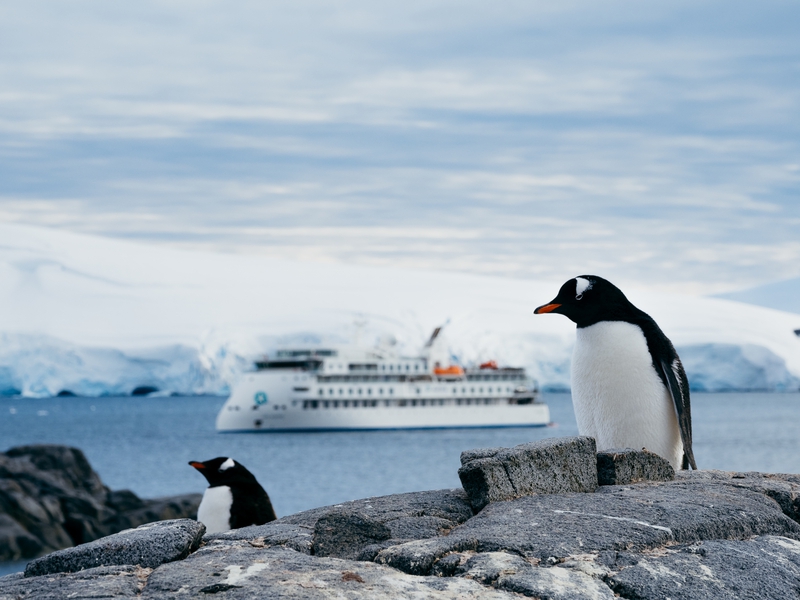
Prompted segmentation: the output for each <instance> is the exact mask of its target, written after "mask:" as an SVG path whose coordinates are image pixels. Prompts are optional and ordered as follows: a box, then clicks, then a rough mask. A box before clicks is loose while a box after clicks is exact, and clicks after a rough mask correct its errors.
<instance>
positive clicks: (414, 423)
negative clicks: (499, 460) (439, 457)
mask: <svg viewBox="0 0 800 600" xmlns="http://www.w3.org/2000/svg"><path fill="white" fill-rule="evenodd" d="M255 366H256V370H255V371H253V372H249V373H245V374H244V375H243V377H242V378H241V380H240V382H239V383H238V385H237V386H236V387H235V388H234V390H233V392H232V393H231V396H230V398H228V401H227V402H226V403H225V405H224V406H223V407H222V409H221V410H220V413H219V415H218V416H217V429H218V430H219V431H290V430H294V431H296V430H336V429H418V428H442V427H504V426H505V427H511V426H534V425H546V424H547V423H548V422H549V421H550V413H549V410H548V407H547V405H546V404H544V403H542V402H540V401H539V392H538V390H537V387H536V384H535V382H534V381H532V380H531V379H530V378H529V377H528V376H527V375H526V373H525V370H524V369H521V368H499V367H497V365H495V364H494V363H492V362H490V363H486V364H484V365H481V367H478V368H467V369H463V368H461V367H459V366H448V367H441V366H440V365H436V364H434V365H430V364H429V359H428V358H427V357H425V356H421V357H413V358H407V357H396V356H385V355H383V354H381V353H378V352H373V351H365V350H361V349H355V348H304V349H303V348H297V349H284V350H279V351H278V352H276V353H275V354H274V355H273V356H272V357H266V358H264V359H262V360H260V361H257V362H256V363H255Z"/></svg>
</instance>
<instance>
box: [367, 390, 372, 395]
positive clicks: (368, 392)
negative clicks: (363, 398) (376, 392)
mask: <svg viewBox="0 0 800 600" xmlns="http://www.w3.org/2000/svg"><path fill="white" fill-rule="evenodd" d="M367 395H369V396H371V395H372V388H367Z"/></svg>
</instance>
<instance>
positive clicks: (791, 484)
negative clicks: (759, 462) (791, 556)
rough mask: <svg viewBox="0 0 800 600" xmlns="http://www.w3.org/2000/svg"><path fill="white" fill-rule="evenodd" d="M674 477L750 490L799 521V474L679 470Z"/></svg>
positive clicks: (697, 482) (701, 483) (698, 482)
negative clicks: (777, 505)
mask: <svg viewBox="0 0 800 600" xmlns="http://www.w3.org/2000/svg"><path fill="white" fill-rule="evenodd" d="M676 477H677V478H678V479H679V480H681V481H685V482H691V483H695V484H699V485H703V483H704V482H708V481H714V482H718V483H726V484H728V485H730V486H732V487H734V488H741V489H746V490H752V491H754V492H758V493H760V494H764V495H766V496H769V497H770V498H772V499H773V500H775V501H776V502H777V503H778V504H779V505H780V507H781V509H782V510H783V513H784V514H785V515H786V516H787V517H789V518H790V519H793V520H794V521H797V522H798V523H800V475H786V474H781V473H753V472H750V473H738V472H731V471H679V472H678V473H677V475H676Z"/></svg>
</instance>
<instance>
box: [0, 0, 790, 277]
mask: <svg viewBox="0 0 800 600" xmlns="http://www.w3.org/2000/svg"><path fill="white" fill-rule="evenodd" d="M0 11H1V12H0V81H2V84H1V85H0V219H3V220H7V221H17V222H25V223H31V224H43V225H50V226H56V227H62V228H67V229H73V230H78V231H86V232H91V233H101V234H106V235H112V236H125V237H136V238H138V239H151V240H157V241H159V242H160V243H170V244H174V245H183V246H185V247H192V248H217V249H219V248H222V249H227V250H230V251H237V252H260V253H267V254H273V255H282V254H284V253H285V254H289V255H293V256H303V257H306V258H309V259H313V260H342V261H352V262H360V263H367V264H388V263H392V264H404V265H409V266H433V267H436V268H440V267H444V268H452V269H458V270H465V271H474V272H481V273H503V274H507V275H517V276H523V277H539V276H545V275H546V276H547V277H549V278H553V279H556V280H558V279H561V278H562V274H563V273H570V272H573V271H575V272H585V271H587V270H590V269H592V268H593V269H596V270H603V271H604V272H611V273H614V274H615V275H617V276H618V278H621V279H623V280H627V281H636V282H639V283H641V284H643V285H645V284H647V285H654V286H666V287H669V286H670V285H674V286H677V287H680V288H681V289H692V290H700V291H702V290H706V291H709V292H712V291H721V290H722V289H723V288H724V289H733V288H735V287H736V286H740V287H744V286H745V285H751V284H755V283H759V282H761V281H766V280H768V279H769V278H775V279H778V278H783V277H790V276H794V275H800V267H798V266H797V265H798V264H800V261H797V258H798V256H797V249H796V246H795V244H794V240H795V239H796V237H797V236H796V227H797V223H798V221H800V205H798V203H797V201H796V198H797V191H798V187H800V170H799V169H798V168H797V164H798V162H799V161H800V159H799V158H798V156H799V155H800V142H798V140H800V135H798V134H800V131H798V127H800V125H798V123H797V120H796V118H795V115H796V114H797V113H798V109H800V83H798V82H800V77H798V75H800V74H799V73H797V64H800V63H798V58H799V56H798V54H800V50H798V47H797V45H796V41H795V39H794V38H795V32H794V31H793V28H792V27H790V26H788V25H787V24H788V23H791V22H792V21H793V20H796V18H797V17H798V16H800V15H799V14H797V13H798V12H800V9H798V8H797V7H790V6H787V5H785V4H781V3H779V2H766V3H761V4H760V5H759V6H758V7H756V6H749V5H744V4H742V5H737V8H736V10H731V9H730V7H729V5H728V4H723V3H721V2H709V3H702V4H697V3H690V2H676V3H670V4H669V5H642V4H640V3H634V2H612V3H611V4H604V5H602V6H601V5H596V4H593V3H590V2H586V1H577V2H566V3H558V4H557V5H553V4H552V3H551V4H546V3H528V2H516V1H508V2H504V3H501V4H499V5H491V6H490V5H486V4H484V3H479V2H466V3H463V2H459V3H455V2H449V1H447V2H444V1H437V2H409V3H403V4H397V5H376V4H374V3H367V2H364V1H363V0H362V1H355V0H354V1H350V2H342V3H337V4H335V5H331V4H328V3H322V2H303V1H298V2H293V3H290V4H286V3H270V2H266V3H261V2H241V3H235V4H233V5H231V4H228V3H220V2H211V1H207V2H200V3H185V2H170V3H164V2H156V1H153V2H142V3H136V4H135V5H110V4H108V3H102V2H96V1H84V2H76V3H70V6H69V8H67V7H65V6H62V5H59V4H58V3H55V2H49V1H41V2H36V1H31V2H26V3H12V4H9V5H6V6H4V7H3V8H2V9H0Z"/></svg>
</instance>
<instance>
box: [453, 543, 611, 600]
mask: <svg viewBox="0 0 800 600" xmlns="http://www.w3.org/2000/svg"><path fill="white" fill-rule="evenodd" d="M456 574H457V575H460V576H461V577H469V578H470V579H474V580H476V581H479V582H481V583H483V584H484V585H491V586H493V587H495V588H497V589H501V590H506V591H509V592H516V593H519V594H523V595H525V596H533V597H536V598H540V599H542V600H612V599H613V598H614V593H613V592H612V591H611V590H610V589H609V587H608V586H607V585H605V584H604V583H603V582H602V581H599V580H597V579H593V578H592V577H591V576H589V575H587V574H585V573H582V572H579V571H575V570H570V569H565V568H562V567H549V568H543V567H538V566H534V565H531V564H530V563H529V562H527V561H525V560H523V559H522V558H521V557H519V556H515V555H512V554H507V553H505V552H487V553H481V554H476V555H475V556H473V557H472V558H470V559H469V560H468V561H466V562H465V563H464V564H463V565H461V566H460V567H459V568H458V569H457V571H456Z"/></svg>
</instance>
